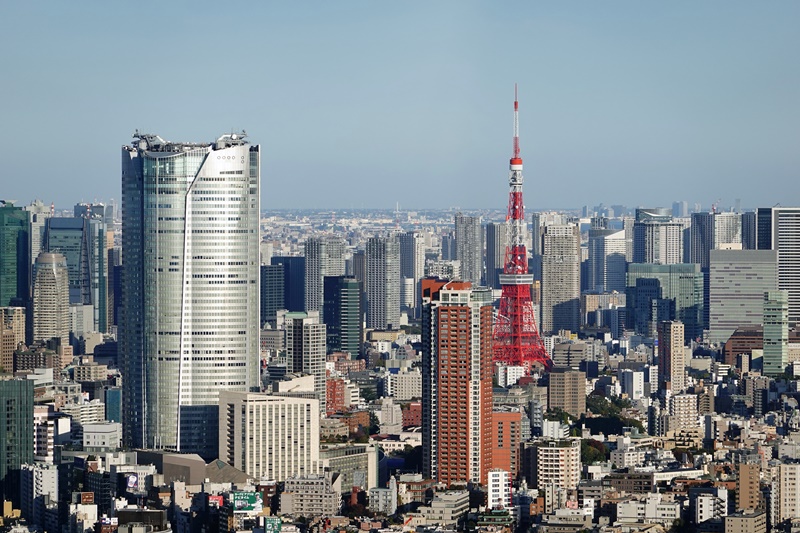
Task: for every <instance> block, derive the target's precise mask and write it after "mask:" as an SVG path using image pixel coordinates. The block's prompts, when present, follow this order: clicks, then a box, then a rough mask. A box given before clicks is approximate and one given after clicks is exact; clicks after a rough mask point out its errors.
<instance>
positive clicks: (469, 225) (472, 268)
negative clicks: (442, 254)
mask: <svg viewBox="0 0 800 533" xmlns="http://www.w3.org/2000/svg"><path fill="white" fill-rule="evenodd" d="M455 225H456V259H457V260H459V261H461V276H462V277H463V278H464V281H469V282H470V283H472V284H473V285H474V286H476V287H477V286H478V285H480V284H481V282H482V279H483V231H482V228H481V217H470V216H466V215H463V214H461V213H458V214H457V215H456V217H455Z"/></svg>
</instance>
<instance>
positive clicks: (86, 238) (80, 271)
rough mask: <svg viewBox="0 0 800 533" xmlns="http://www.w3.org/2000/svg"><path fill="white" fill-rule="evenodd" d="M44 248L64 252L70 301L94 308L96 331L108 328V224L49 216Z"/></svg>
mask: <svg viewBox="0 0 800 533" xmlns="http://www.w3.org/2000/svg"><path fill="white" fill-rule="evenodd" d="M44 236H45V242H44V249H45V250H47V251H48V252H52V253H59V254H62V255H63V256H64V257H65V258H66V260H67V271H68V272H69V303H70V304H71V305H76V304H77V305H85V306H91V307H92V313H93V320H92V325H93V328H94V330H95V331H99V332H102V333H105V332H106V331H107V330H108V250H107V248H108V246H107V244H106V239H107V237H108V235H107V226H106V225H105V223H104V222H103V221H102V220H99V219H89V218H62V217H53V218H49V219H47V222H46V224H45V233H44Z"/></svg>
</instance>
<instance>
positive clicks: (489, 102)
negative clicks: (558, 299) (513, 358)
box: [0, 1, 800, 210]
mask: <svg viewBox="0 0 800 533" xmlns="http://www.w3.org/2000/svg"><path fill="white" fill-rule="evenodd" d="M578 6H579V7H578ZM4 8H5V9H4V14H3V15H4V16H3V18H2V21H0V44H2V46H3V47H4V49H5V50H7V51H8V54H7V56H6V58H5V59H6V60H5V62H4V73H5V75H6V79H7V80H8V83H7V84H6V85H5V86H4V98H3V99H2V103H3V104H4V105H3V117H4V128H3V129H2V131H0V146H2V154H3V156H4V157H2V159H0V160H1V161H2V164H0V177H2V183H3V192H2V196H3V197H4V198H7V199H17V200H19V203H20V204H23V203H28V202H29V201H30V200H32V199H34V198H41V199H42V200H44V201H45V202H46V203H48V204H49V203H50V202H51V201H55V202H56V203H57V204H59V206H61V205H64V206H68V205H72V204H74V203H76V202H78V201H81V200H88V199H92V198H95V197H97V198H114V199H116V200H117V201H119V198H121V193H120V190H119V170H118V169H119V160H118V153H119V147H120V146H122V145H123V144H126V143H129V142H130V141H131V134H132V133H133V131H134V130H135V129H136V128H139V130H140V131H143V132H148V133H153V134H158V135H160V136H162V137H163V138H165V139H167V140H171V141H176V142H180V141H184V140H186V139H192V140H200V139H205V140H207V141H208V142H212V141H213V140H214V139H216V138H217V137H218V136H219V135H220V134H222V133H226V132H230V131H232V130H233V131H240V130H241V129H245V130H247V131H248V133H249V134H250V137H249V140H250V142H252V143H257V144H261V145H262V146H264V161H263V165H264V166H263V176H262V178H263V187H262V191H263V193H262V207H263V208H264V209H271V208H272V209H274V208H280V207H287V208H308V209H315V208H316V209H325V208H327V209H330V208H334V209H338V208H368V207H373V208H391V207H392V206H394V205H395V204H396V203H397V202H399V203H400V205H401V206H409V208H415V209H423V208H431V207H435V208H446V207H450V206H461V207H463V208H503V207H504V206H505V205H506V192H507V190H506V180H507V169H506V165H507V162H506V160H507V158H508V157H509V156H510V153H511V129H512V128H511V125H512V107H511V102H512V100H513V84H514V83H515V82H518V83H519V87H520V121H521V141H522V157H523V158H524V160H525V178H526V179H525V197H526V199H527V202H528V205H529V207H528V209H529V210H530V209H539V208H541V207H545V206H575V207H578V206H582V205H595V204H597V203H599V201H603V202H605V203H606V204H609V203H617V202H619V203H622V204H626V205H634V204H635V205H665V204H666V203H667V202H671V201H672V200H674V199H678V198H681V197H683V198H686V199H692V200H690V201H694V202H700V203H701V204H702V205H703V206H710V205H711V204H712V203H713V202H715V201H717V200H718V199H719V198H721V199H722V203H723V204H728V205H733V203H734V200H735V198H742V199H743V201H744V202H746V203H748V204H751V205H767V206H771V205H774V204H775V203H776V202H778V201H780V202H781V203H782V204H783V205H797V204H800V190H799V189H798V188H797V187H796V186H794V184H795V183H796V180H797V177H798V169H799V168H800V152H798V151H797V149H796V124H797V123H798V122H799V121H800V106H798V104H797V99H796V95H797V94H798V93H799V92H800V70H798V69H797V68H796V52H795V51H796V50H797V49H800V33H798V32H797V31H796V21H797V20H800V4H798V3H796V2H789V1H778V2H771V3H768V4H763V3H748V2H738V1H736V2H726V3H724V4H715V3H692V2H670V3H659V4H656V3H637V4H631V3H622V2H604V3H602V4H579V5H578V4H543V3H526V2H507V3H502V4H495V3H480V2H475V3H470V2H466V3H464V2H442V3H436V4H433V5H427V4H413V3H412V4H402V3H401V4H393V5H385V4H373V3H369V2H346V3H329V4H325V3H318V4H290V5H281V4H265V5H262V4H256V5H250V6H247V7H246V8H243V9H242V10H222V11H220V10H218V9H209V8H205V9H204V8H203V7H202V6H198V5H194V4H192V5H191V8H189V6H188V5H182V4H171V3H170V4H160V5H159V6H158V8H157V10H155V11H157V12H153V13H150V12H148V17H147V23H146V24H136V23H131V24H121V23H118V21H121V20H123V19H124V18H130V19H131V21H135V20H136V19H137V17H138V16H139V15H140V14H141V13H142V12H143V10H138V11H137V10H131V9H130V7H129V6H123V5H118V4H101V3H87V4H61V3H55V2H50V3H44V4H30V3H22V2H19V3H11V4H9V5H7V6H4ZM232 28H236V30H235V31H230V32H227V31H228V30H231V29H232ZM155 57H157V58H159V59H158V60H152V59H151V58H155ZM198 110H202V112H198ZM87 144H88V145H91V150H92V154H93V155H92V158H91V159H90V160H89V161H90V162H87V160H86V157H85V149H80V150H78V149H76V147H77V146H81V145H84V146H85V145H87ZM421 191H425V192H424V193H423V194H421ZM600 199H602V200H600Z"/></svg>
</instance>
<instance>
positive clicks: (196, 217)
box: [120, 132, 261, 458]
mask: <svg viewBox="0 0 800 533" xmlns="http://www.w3.org/2000/svg"><path fill="white" fill-rule="evenodd" d="M259 173H260V150H259V146H258V145H250V144H249V143H248V142H247V141H246V140H244V139H243V135H238V134H227V135H223V136H221V137H220V138H219V139H217V140H216V141H214V142H210V143H171V142H167V141H165V140H163V139H161V138H160V137H158V136H156V135H149V134H139V133H138V132H137V133H136V135H135V140H134V142H133V143H132V144H131V145H130V146H123V148H122V201H123V203H122V247H123V252H122V253H123V257H124V261H125V270H124V284H123V295H122V297H123V318H122V331H121V343H120V355H121V362H122V368H121V369H122V372H123V375H124V376H125V380H124V382H123V383H124V385H123V386H124V394H123V398H124V401H125V406H124V409H123V413H124V420H123V422H124V434H125V441H126V443H127V445H129V446H132V447H147V448H160V449H170V450H178V451H181V452H187V453H198V454H199V455H201V456H202V457H204V458H214V457H217V441H218V432H219V431H218V427H217V422H218V420H219V413H218V409H219V393H220V392H221V391H228V390H230V391H241V392H247V391H250V390H252V388H253V387H257V386H258V384H259V364H258V358H259V325H260V324H259V318H258V314H259V247H258V244H259V241H260V240H261V239H260V237H259V234H258V224H259V202H260V194H259Z"/></svg>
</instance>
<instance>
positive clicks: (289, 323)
mask: <svg viewBox="0 0 800 533" xmlns="http://www.w3.org/2000/svg"><path fill="white" fill-rule="evenodd" d="M278 328H279V329H284V330H285V331H286V363H287V367H288V368H287V370H288V371H289V372H297V373H303V374H311V375H312V376H314V392H315V393H316V395H317V399H318V400H319V401H320V402H324V401H325V379H326V373H325V354H326V353H327V352H326V350H325V337H326V332H325V324H320V321H319V313H318V312H317V311H311V312H308V313H285V312H283V311H279V312H278Z"/></svg>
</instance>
